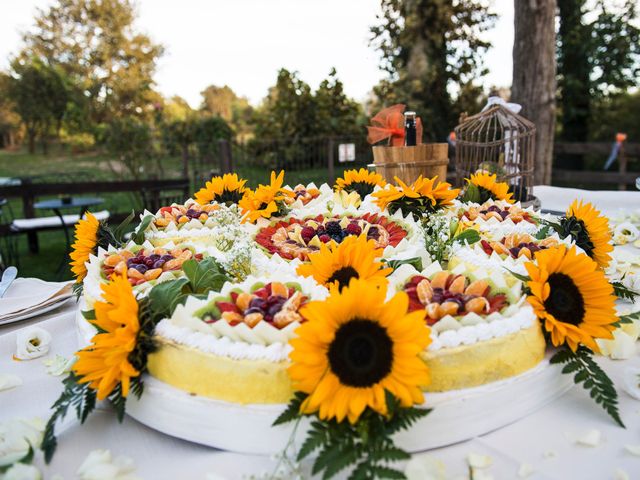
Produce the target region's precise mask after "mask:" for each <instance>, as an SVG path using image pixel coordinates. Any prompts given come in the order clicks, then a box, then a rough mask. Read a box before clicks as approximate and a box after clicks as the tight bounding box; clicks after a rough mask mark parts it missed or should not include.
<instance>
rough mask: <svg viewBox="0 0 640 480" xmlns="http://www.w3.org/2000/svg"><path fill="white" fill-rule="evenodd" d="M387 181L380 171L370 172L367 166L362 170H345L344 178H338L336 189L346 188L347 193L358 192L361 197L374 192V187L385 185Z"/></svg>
mask: <svg viewBox="0 0 640 480" xmlns="http://www.w3.org/2000/svg"><path fill="white" fill-rule="evenodd" d="M386 184H387V182H386V181H385V180H384V178H382V175H380V174H379V173H374V172H370V171H369V170H367V169H366V168H361V169H360V170H345V172H344V174H343V176H342V178H339V179H337V180H336V184H335V187H334V188H335V190H337V191H340V190H345V191H346V192H347V193H351V192H357V193H358V195H360V198H364V197H366V196H367V195H369V194H371V193H373V189H374V188H375V187H376V186H378V187H384V186H385V185H386Z"/></svg>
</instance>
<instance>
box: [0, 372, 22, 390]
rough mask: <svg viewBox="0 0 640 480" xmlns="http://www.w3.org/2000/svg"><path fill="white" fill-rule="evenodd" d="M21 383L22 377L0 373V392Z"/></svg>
mask: <svg viewBox="0 0 640 480" xmlns="http://www.w3.org/2000/svg"><path fill="white" fill-rule="evenodd" d="M20 385H22V379H21V378H20V377H19V376H17V375H13V374H11V373H0V392H1V391H2V390H9V389H10V388H13V387H18V386H20Z"/></svg>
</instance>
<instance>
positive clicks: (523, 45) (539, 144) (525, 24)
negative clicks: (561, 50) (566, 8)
mask: <svg viewBox="0 0 640 480" xmlns="http://www.w3.org/2000/svg"><path fill="white" fill-rule="evenodd" d="M514 6H515V12H514V13H515V15H514V17H515V38H514V42H513V86H512V88H511V99H512V101H514V102H516V103H519V104H521V105H522V115H523V116H524V117H526V118H528V119H529V120H531V121H532V122H533V123H535V125H536V151H535V158H534V165H535V183H536V184H543V185H548V184H549V183H551V168H552V163H553V137H554V133H555V123H556V31H555V18H556V0H514Z"/></svg>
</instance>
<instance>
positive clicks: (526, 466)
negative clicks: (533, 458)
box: [518, 463, 535, 478]
mask: <svg viewBox="0 0 640 480" xmlns="http://www.w3.org/2000/svg"><path fill="white" fill-rule="evenodd" d="M534 471H535V469H534V468H533V465H531V464H530V463H523V464H522V465H520V468H518V477H519V478H527V477H528V476H529V475H531V474H532V473H533V472H534Z"/></svg>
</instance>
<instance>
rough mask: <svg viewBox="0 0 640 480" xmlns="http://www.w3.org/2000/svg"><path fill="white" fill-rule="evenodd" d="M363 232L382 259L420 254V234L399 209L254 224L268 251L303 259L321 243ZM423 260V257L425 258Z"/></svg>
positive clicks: (326, 214)
mask: <svg viewBox="0 0 640 480" xmlns="http://www.w3.org/2000/svg"><path fill="white" fill-rule="evenodd" d="M351 235H355V236H359V235H366V236H367V239H372V240H374V241H375V244H376V247H377V248H381V249H383V258H385V259H409V258H415V257H424V256H425V255H426V252H425V250H424V235H423V234H422V230H421V228H420V226H419V225H418V224H417V223H416V222H415V221H414V220H413V218H412V217H411V216H407V217H406V218H405V217H403V216H402V214H401V213H399V212H398V213H396V214H394V215H390V216H385V215H379V214H370V213H363V214H359V215H344V216H341V215H332V214H329V213H325V214H319V215H316V216H313V217H307V218H297V217H289V218H287V219H284V220H281V221H277V222H272V223H271V224H270V225H268V226H263V227H258V228H257V231H256V234H255V242H256V244H257V245H258V246H259V247H261V248H262V250H263V252H265V253H266V254H268V255H273V256H276V255H277V256H278V257H280V258H283V259H287V260H294V259H298V260H300V261H303V262H304V261H307V260H308V259H309V254H310V253H314V252H317V251H318V250H319V249H320V245H321V244H322V243H328V242H337V243H341V242H342V241H343V240H344V239H345V238H346V237H348V236H351ZM425 260H426V259H425Z"/></svg>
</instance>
